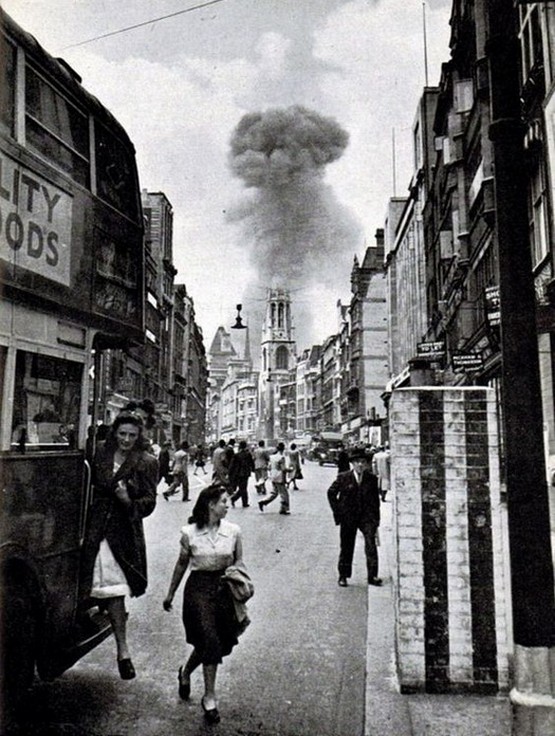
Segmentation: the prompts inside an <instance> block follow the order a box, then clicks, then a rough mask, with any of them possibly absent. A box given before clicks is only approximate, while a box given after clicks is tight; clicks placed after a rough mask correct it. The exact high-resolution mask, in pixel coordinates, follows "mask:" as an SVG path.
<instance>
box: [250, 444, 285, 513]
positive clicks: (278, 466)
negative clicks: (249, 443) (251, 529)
mask: <svg viewBox="0 0 555 736" xmlns="http://www.w3.org/2000/svg"><path fill="white" fill-rule="evenodd" d="M284 450H285V445H284V444H283V442H278V446H277V448H276V451H275V452H274V453H273V455H270V470H269V476H270V480H271V482H272V491H271V493H270V495H269V496H268V498H264V499H262V501H259V502H258V508H259V509H260V511H264V506H267V505H268V504H269V503H272V501H273V500H274V499H275V498H277V497H278V495H279V497H280V501H281V503H280V509H279V513H280V514H286V515H288V514H289V513H290V510H289V491H288V490H287V483H286V473H287V459H286V457H285V455H284Z"/></svg>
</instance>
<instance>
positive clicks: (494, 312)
mask: <svg viewBox="0 0 555 736" xmlns="http://www.w3.org/2000/svg"><path fill="white" fill-rule="evenodd" d="M484 295H485V299H486V317H487V320H488V323H489V324H490V326H491V327H494V326H496V325H499V324H500V322H501V312H500V304H501V302H500V299H499V287H498V286H488V287H487V289H485V291H484Z"/></svg>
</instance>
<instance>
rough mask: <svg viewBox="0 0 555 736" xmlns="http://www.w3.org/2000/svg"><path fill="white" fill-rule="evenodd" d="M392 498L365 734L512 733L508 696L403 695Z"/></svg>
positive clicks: (371, 614)
mask: <svg viewBox="0 0 555 736" xmlns="http://www.w3.org/2000/svg"><path fill="white" fill-rule="evenodd" d="M391 507H392V505H391V503H385V504H384V505H383V506H382V509H383V518H382V526H381V527H380V539H381V546H380V550H379V552H380V575H381V577H383V578H384V586H383V587H382V588H372V587H369V590H368V637H367V657H366V708H365V728H364V735H365V736H390V735H391V736H509V734H510V733H511V719H512V710H511V705H510V702H509V699H508V696H506V695H504V696H497V697H495V696H479V695H426V694H418V695H401V693H400V692H399V687H398V684H397V678H396V674H395V661H394V637H393V633H394V632H393V629H394V618H393V616H394V614H393V599H392V582H391V560H392V545H391V541H392V535H391Z"/></svg>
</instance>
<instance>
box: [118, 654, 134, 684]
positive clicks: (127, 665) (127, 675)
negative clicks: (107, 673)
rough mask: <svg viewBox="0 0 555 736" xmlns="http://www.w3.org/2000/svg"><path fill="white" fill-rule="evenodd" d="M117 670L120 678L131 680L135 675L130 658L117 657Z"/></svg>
mask: <svg viewBox="0 0 555 736" xmlns="http://www.w3.org/2000/svg"><path fill="white" fill-rule="evenodd" d="M118 670H119V676H120V677H121V679H122V680H132V679H133V678H134V677H135V668H134V667H133V662H132V661H131V660H130V659H118Z"/></svg>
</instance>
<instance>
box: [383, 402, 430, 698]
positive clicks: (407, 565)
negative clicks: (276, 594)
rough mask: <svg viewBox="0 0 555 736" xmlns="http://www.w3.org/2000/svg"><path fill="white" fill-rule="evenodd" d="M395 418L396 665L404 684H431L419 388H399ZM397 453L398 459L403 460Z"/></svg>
mask: <svg viewBox="0 0 555 736" xmlns="http://www.w3.org/2000/svg"><path fill="white" fill-rule="evenodd" d="M391 417H392V421H391V428H392V435H391V438H390V444H391V453H392V462H391V478H392V490H393V493H392V494H391V495H392V500H393V519H394V526H395V535H394V538H395V560H394V565H395V575H394V584H395V586H396V591H395V595H394V601H395V620H396V650H397V664H398V672H399V679H400V684H401V686H403V685H405V686H419V687H423V686H424V684H425V682H426V659H425V646H424V598H425V593H424V565H423V560H422V549H423V539H422V503H421V491H422V489H421V469H420V429H419V398H418V392H417V391H415V390H414V389H412V390H410V389H409V390H403V389H399V390H397V391H395V392H394V393H393V396H392V405H391ZM395 457H397V458H399V461H398V462H396V461H395Z"/></svg>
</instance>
